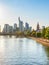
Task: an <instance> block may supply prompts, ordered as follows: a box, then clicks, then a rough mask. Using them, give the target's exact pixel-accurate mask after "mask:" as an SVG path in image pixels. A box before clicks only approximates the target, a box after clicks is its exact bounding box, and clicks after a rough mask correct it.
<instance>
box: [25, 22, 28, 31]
mask: <svg viewBox="0 0 49 65" xmlns="http://www.w3.org/2000/svg"><path fill="white" fill-rule="evenodd" d="M25 30H29V24H28V23H27V22H26V23H25Z"/></svg>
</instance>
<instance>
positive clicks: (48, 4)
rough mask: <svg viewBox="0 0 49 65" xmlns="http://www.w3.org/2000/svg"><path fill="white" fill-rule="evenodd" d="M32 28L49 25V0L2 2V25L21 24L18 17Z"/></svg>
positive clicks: (11, 0) (7, 0)
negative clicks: (37, 25)
mask: <svg viewBox="0 0 49 65" xmlns="http://www.w3.org/2000/svg"><path fill="white" fill-rule="evenodd" d="M19 16H20V18H21V20H22V21H23V22H24V23H25V22H28V23H29V24H30V26H32V28H36V24H37V22H39V24H40V26H48V25H49V0H0V25H1V26H2V27H3V25H4V24H6V23H7V24H10V25H13V24H14V23H17V24H19V22H18V17H19Z"/></svg>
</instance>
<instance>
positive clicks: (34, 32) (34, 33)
mask: <svg viewBox="0 0 49 65" xmlns="http://www.w3.org/2000/svg"><path fill="white" fill-rule="evenodd" d="M31 36H33V37H36V31H35V30H34V29H33V31H32V32H31Z"/></svg>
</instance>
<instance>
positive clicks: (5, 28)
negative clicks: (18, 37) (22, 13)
mask: <svg viewBox="0 0 49 65" xmlns="http://www.w3.org/2000/svg"><path fill="white" fill-rule="evenodd" d="M3 32H4V33H9V24H5V25H4V28H3Z"/></svg>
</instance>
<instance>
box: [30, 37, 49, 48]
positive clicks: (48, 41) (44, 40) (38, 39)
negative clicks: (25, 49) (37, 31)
mask: <svg viewBox="0 0 49 65" xmlns="http://www.w3.org/2000/svg"><path fill="white" fill-rule="evenodd" d="M29 38H31V39H33V40H36V41H37V42H39V43H40V44H42V45H44V46H47V47H49V40H47V39H44V38H35V37H29Z"/></svg>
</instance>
